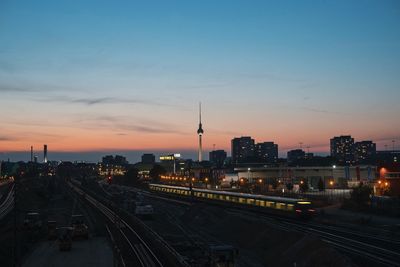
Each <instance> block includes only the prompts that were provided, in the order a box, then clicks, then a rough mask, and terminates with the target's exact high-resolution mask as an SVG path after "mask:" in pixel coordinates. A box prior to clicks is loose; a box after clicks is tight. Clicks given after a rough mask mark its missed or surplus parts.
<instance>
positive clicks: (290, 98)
mask: <svg viewBox="0 0 400 267" xmlns="http://www.w3.org/2000/svg"><path fill="white" fill-rule="evenodd" d="M121 3H123V5H115V4H111V3H97V2H96V3H94V2H93V3H92V2H88V3H85V4H82V5H80V6H79V8H78V7H76V6H75V5H74V4H72V3H69V2H68V1H64V2H62V1H60V2H57V4H55V3H53V2H52V1H48V2H46V1H44V2H43V4H42V5H35V4H34V3H29V2H26V3H23V2H20V3H16V2H12V1H9V2H3V3H2V4H1V7H2V8H1V9H0V10H1V11H0V15H1V21H2V23H1V24H0V93H1V99H0V112H1V114H2V116H1V127H0V131H1V132H0V152H1V157H2V159H3V160H4V159H7V156H5V157H4V155H7V153H8V154H12V153H13V151H24V152H25V151H26V154H27V155H28V158H29V148H30V146H31V145H33V146H34V147H35V148H39V147H41V146H43V144H48V145H49V150H50V152H49V156H51V153H52V152H53V153H54V152H55V151H59V152H60V153H61V152H64V153H66V155H67V154H68V153H75V152H76V153H78V152H85V153H89V154H90V153H92V152H93V153H94V151H104V152H107V151H110V152H112V151H143V152H145V151H160V153H162V152H164V151H165V152H167V151H171V152H173V151H189V152H188V154H190V155H192V154H191V153H192V152H194V154H195V153H196V149H197V147H198V136H197V134H196V132H195V131H196V129H197V123H198V120H197V116H198V112H197V108H198V107H197V104H198V102H199V101H202V104H203V111H202V112H203V114H202V120H203V124H204V128H205V129H207V131H206V133H205V134H204V136H203V149H204V152H205V155H206V154H207V152H208V151H210V150H212V148H213V146H214V144H215V145H216V148H217V149H224V150H226V151H228V152H229V151H230V142H231V139H232V138H233V137H235V136H238V137H239V136H252V137H253V138H254V139H256V140H259V141H273V142H275V143H277V144H279V152H280V155H281V156H282V155H284V154H285V153H286V151H287V150H291V149H295V148H299V143H303V148H306V147H307V146H309V147H310V151H311V152H314V153H317V154H318V153H320V154H324V153H325V154H329V139H330V138H331V137H333V136H339V135H346V134H351V135H352V136H353V137H354V138H355V139H357V140H372V141H374V142H376V143H377V149H378V150H385V145H387V146H388V148H389V149H391V146H392V143H391V140H397V143H399V142H400V141H398V140H399V139H400V138H399V136H400V122H399V120H398V119H397V117H398V114H400V107H399V106H398V105H397V102H398V99H400V91H399V90H398V88H399V85H400V78H399V76H398V75H397V71H398V69H400V52H399V50H398V49H397V48H398V47H399V45H400V29H399V28H398V27H395V25H398V24H399V22H400V16H399V12H400V11H399V10H400V8H399V5H398V4H397V3H396V2H395V1H393V2H391V1H387V2H385V3H383V4H382V3H374V2H367V3H363V5H362V6H360V4H359V2H357V1H345V2H344V1H343V2H335V3H322V2H321V3H315V2H313V1H304V2H302V3H301V4H300V3H296V2H294V1H293V2H292V5H285V8H283V6H281V5H280V4H277V3H264V2H255V3H254V4H253V5H246V4H244V3H240V2H231V1H229V2H225V1H221V2H219V3H217V4H216V3H213V2H207V1H206V2H202V3H201V4H199V3H197V4H195V3H184V2H181V3H179V4H166V3H162V2H159V5H150V4H145V3H136V2H121ZM144 11H146V12H144ZM150 11H151V12H150ZM143 14H146V15H143ZM339 18H340V19H339ZM366 63H368V64H366ZM396 147H398V145H397V144H396ZM60 155H61V154H60ZM192 158H196V157H194V156H192Z"/></svg>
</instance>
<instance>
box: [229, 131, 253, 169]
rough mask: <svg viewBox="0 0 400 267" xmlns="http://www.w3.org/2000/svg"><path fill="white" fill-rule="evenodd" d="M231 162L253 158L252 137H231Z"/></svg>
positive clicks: (240, 161)
mask: <svg viewBox="0 0 400 267" xmlns="http://www.w3.org/2000/svg"><path fill="white" fill-rule="evenodd" d="M231 149H232V150H231V153H232V163H233V164H237V163H244V162H248V161H249V160H251V159H254V156H255V153H254V139H252V138H251V137H250V136H242V137H237V138H233V139H232V141H231Z"/></svg>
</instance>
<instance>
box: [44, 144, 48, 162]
mask: <svg viewBox="0 0 400 267" xmlns="http://www.w3.org/2000/svg"><path fill="white" fill-rule="evenodd" d="M43 162H44V163H47V145H44V146H43Z"/></svg>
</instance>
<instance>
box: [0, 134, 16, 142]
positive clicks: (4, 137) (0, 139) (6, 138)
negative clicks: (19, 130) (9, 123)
mask: <svg viewBox="0 0 400 267" xmlns="http://www.w3.org/2000/svg"><path fill="white" fill-rule="evenodd" d="M17 140H18V138H16V137H12V136H7V135H0V142H3V141H17Z"/></svg>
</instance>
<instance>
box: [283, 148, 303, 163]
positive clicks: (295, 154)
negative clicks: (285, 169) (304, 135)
mask: <svg viewBox="0 0 400 267" xmlns="http://www.w3.org/2000/svg"><path fill="white" fill-rule="evenodd" d="M305 159H306V152H305V151H304V150H303V149H294V150H290V151H288V152H287V161H288V164H289V165H296V164H298V163H300V162H301V161H303V160H305Z"/></svg>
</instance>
